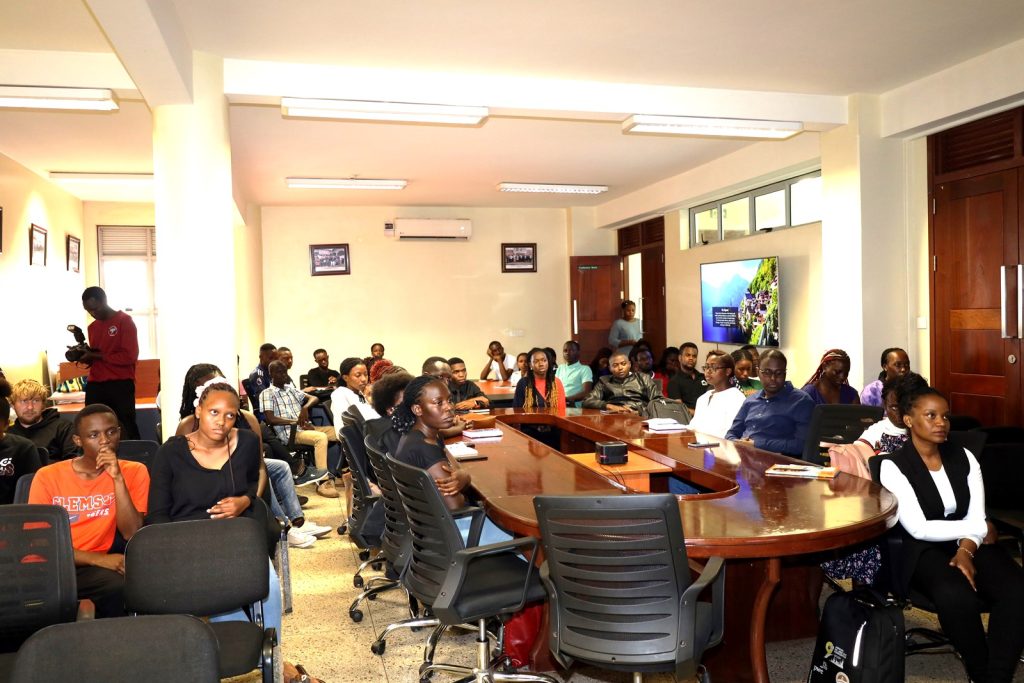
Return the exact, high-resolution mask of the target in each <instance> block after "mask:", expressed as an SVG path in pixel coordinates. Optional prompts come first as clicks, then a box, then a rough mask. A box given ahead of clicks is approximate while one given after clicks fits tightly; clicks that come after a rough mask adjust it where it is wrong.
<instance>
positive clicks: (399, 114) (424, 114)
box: [281, 97, 489, 126]
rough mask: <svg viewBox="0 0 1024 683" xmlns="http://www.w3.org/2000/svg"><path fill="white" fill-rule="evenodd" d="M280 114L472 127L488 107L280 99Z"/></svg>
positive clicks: (486, 112)
mask: <svg viewBox="0 0 1024 683" xmlns="http://www.w3.org/2000/svg"><path fill="white" fill-rule="evenodd" d="M281 113H282V114H283V115H284V116H297V117H303V118H315V119H352V120H357V121H405V122H412V123H449V124H459V125H465V126H472V125H475V124H477V123H480V122H481V121H482V120H484V119H485V118H487V115H488V113H489V112H488V109H487V107H461V106H452V105H446V104H407V103H402V102H361V101H358V100H316V99H303V98H298V97H282V98H281Z"/></svg>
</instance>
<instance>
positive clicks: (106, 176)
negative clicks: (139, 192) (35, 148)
mask: <svg viewBox="0 0 1024 683" xmlns="http://www.w3.org/2000/svg"><path fill="white" fill-rule="evenodd" d="M49 175H50V180H55V181H58V182H62V183H65V182H71V183H136V184H149V183H152V182H153V174H152V173H70V172H65V171H50V174H49Z"/></svg>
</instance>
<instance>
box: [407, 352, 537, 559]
mask: <svg viewBox="0 0 1024 683" xmlns="http://www.w3.org/2000/svg"><path fill="white" fill-rule="evenodd" d="M541 353H542V354H543V353H544V352H543V351H541ZM449 398H450V394H449V392H448V386H447V384H446V383H445V382H444V381H443V380H440V379H438V378H436V377H417V378H415V379H414V380H412V381H411V382H409V384H408V385H407V386H406V387H405V391H404V392H403V395H402V402H401V403H400V404H399V405H398V406H397V407H395V409H394V411H393V412H392V414H391V423H392V426H394V428H395V431H397V432H398V433H399V434H402V438H401V440H400V441H399V442H398V448H397V449H396V450H395V452H394V453H393V454H392V455H393V457H394V458H395V460H398V461H399V462H404V463H406V464H408V465H414V466H415V467H419V468H421V469H425V470H427V472H428V473H429V474H430V476H431V477H433V479H434V483H435V484H437V490H438V491H440V492H441V495H442V496H443V497H444V503H445V505H446V506H447V507H448V509H449V510H458V509H459V508H462V507H465V506H466V505H467V502H466V496H465V494H464V493H463V491H464V490H465V488H466V487H467V486H469V482H470V476H469V472H467V471H466V470H464V469H461V468H459V467H458V466H456V465H455V464H453V463H450V462H449V461H448V456H447V455H446V454H445V450H444V441H443V440H442V439H441V435H440V430H442V429H447V428H449V427H451V426H452V423H453V422H454V421H455V409H454V407H453V406H452V404H451V402H450V401H449ZM455 522H456V524H457V525H458V527H459V531H460V532H461V533H462V540H463V541H466V539H467V538H468V536H469V527H470V519H469V517H462V518H459V519H457V520H455ZM510 538H511V535H509V534H508V533H507V532H505V531H503V530H502V529H500V528H499V527H498V526H496V525H495V524H494V523H493V522H491V520H489V519H485V520H484V526H483V530H482V531H481V532H480V541H479V544H480V545H487V544H489V543H498V542H501V541H507V540H508V539H510Z"/></svg>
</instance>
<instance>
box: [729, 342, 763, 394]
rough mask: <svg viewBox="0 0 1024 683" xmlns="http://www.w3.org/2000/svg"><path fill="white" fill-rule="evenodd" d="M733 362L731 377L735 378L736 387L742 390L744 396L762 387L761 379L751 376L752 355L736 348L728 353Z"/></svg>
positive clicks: (752, 370)
mask: <svg viewBox="0 0 1024 683" xmlns="http://www.w3.org/2000/svg"><path fill="white" fill-rule="evenodd" d="M730 355H731V356H732V362H733V377H735V378H736V388H737V389H739V390H740V391H742V392H743V395H744V396H750V395H752V394H756V393H757V392H759V391H761V389H763V388H764V387H763V386H762V385H761V380H759V379H757V378H756V377H752V376H751V375H752V373H753V372H754V356H753V354H751V353H750V351H747V350H746V349H736V350H735V351H733V352H732V354H730Z"/></svg>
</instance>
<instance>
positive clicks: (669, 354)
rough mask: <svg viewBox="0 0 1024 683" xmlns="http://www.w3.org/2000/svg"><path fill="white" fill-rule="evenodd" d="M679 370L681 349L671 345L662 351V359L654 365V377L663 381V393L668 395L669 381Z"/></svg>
mask: <svg viewBox="0 0 1024 683" xmlns="http://www.w3.org/2000/svg"><path fill="white" fill-rule="evenodd" d="M677 372H679V349H678V348H676V347H675V346H669V347H667V348H666V349H665V350H664V351H662V352H661V359H660V360H659V361H658V364H657V365H655V366H654V379H656V380H658V381H659V382H661V393H662V394H665V395H668V383H669V381H670V380H671V379H672V377H673V375H675V374H676V373H677Z"/></svg>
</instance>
